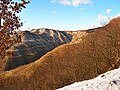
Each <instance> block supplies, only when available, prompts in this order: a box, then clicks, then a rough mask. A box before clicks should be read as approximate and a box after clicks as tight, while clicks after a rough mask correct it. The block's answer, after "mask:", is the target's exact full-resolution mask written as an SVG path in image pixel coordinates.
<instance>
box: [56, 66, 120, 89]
mask: <svg viewBox="0 0 120 90" xmlns="http://www.w3.org/2000/svg"><path fill="white" fill-rule="evenodd" d="M57 90H120V68H119V69H115V70H112V71H109V72H107V73H104V74H102V75H99V76H98V77H96V78H94V79H91V80H86V81H82V82H78V83H74V84H71V85H69V86H65V87H63V88H60V89H57Z"/></svg>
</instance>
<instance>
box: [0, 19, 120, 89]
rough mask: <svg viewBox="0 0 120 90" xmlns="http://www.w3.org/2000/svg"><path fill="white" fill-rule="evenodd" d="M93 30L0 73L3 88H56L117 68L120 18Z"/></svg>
mask: <svg viewBox="0 0 120 90" xmlns="http://www.w3.org/2000/svg"><path fill="white" fill-rule="evenodd" d="M116 23H117V24H116ZM93 30H94V32H91V31H93ZM91 31H90V30H89V32H91V33H89V34H87V36H86V37H81V38H80V41H78V42H77V43H76V42H73V43H68V44H65V45H61V46H59V47H57V48H55V49H53V50H52V51H50V52H48V53H47V54H45V55H44V56H43V57H41V58H40V59H38V60H37V61H35V62H33V63H30V64H28V65H25V66H21V67H18V68H16V69H13V70H11V71H7V72H4V73H2V74H0V88H1V89H2V90H22V89H25V90H33V89H38V90H55V89H56V88H60V87H63V86H66V85H69V84H72V83H74V82H78V81H83V80H87V79H92V78H95V77H96V76H98V75H100V74H102V73H105V72H107V71H109V70H112V69H115V68H118V67H119V66H120V27H119V18H118V19H117V20H112V21H111V22H110V23H109V24H108V25H106V26H104V27H101V28H96V29H91Z"/></svg>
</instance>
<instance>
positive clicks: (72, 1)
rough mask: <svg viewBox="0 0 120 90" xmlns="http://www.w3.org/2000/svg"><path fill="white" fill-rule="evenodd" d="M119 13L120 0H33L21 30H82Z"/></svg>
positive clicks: (22, 16) (25, 10)
mask: <svg viewBox="0 0 120 90" xmlns="http://www.w3.org/2000/svg"><path fill="white" fill-rule="evenodd" d="M119 15H120V0H31V4H29V5H27V8H26V9H24V10H23V11H22V12H21V13H20V18H21V20H22V21H23V22H24V26H23V27H21V28H20V29H23V30H24V29H37V28H50V29H59V30H80V29H81V30H82V29H87V28H94V27H98V26H99V25H100V22H102V21H104V20H105V21H106V20H107V19H108V17H110V18H113V17H115V16H119Z"/></svg>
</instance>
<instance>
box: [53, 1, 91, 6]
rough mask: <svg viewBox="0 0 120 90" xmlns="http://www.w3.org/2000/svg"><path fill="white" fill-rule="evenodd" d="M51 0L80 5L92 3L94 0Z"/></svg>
mask: <svg viewBox="0 0 120 90" xmlns="http://www.w3.org/2000/svg"><path fill="white" fill-rule="evenodd" d="M51 2H53V3H55V2H57V3H60V4H63V5H71V6H79V5H82V4H91V3H92V0H52V1H51Z"/></svg>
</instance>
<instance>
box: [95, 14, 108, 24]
mask: <svg viewBox="0 0 120 90" xmlns="http://www.w3.org/2000/svg"><path fill="white" fill-rule="evenodd" d="M97 21H98V22H99V23H100V24H104V25H106V24H108V23H109V22H110V19H109V17H108V16H105V15H101V14H99V15H98V17H97Z"/></svg>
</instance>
